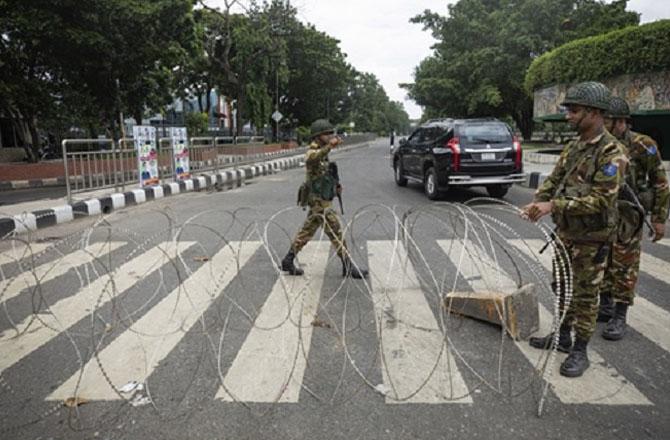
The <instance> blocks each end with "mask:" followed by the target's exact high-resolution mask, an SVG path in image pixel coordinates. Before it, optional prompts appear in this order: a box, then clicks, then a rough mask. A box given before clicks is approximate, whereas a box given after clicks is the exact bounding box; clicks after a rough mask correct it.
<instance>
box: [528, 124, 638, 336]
mask: <svg viewBox="0 0 670 440" xmlns="http://www.w3.org/2000/svg"><path fill="white" fill-rule="evenodd" d="M627 162H628V160H627V158H626V155H625V150H624V147H623V146H622V145H621V144H620V143H619V142H618V141H617V139H616V138H615V137H614V136H612V135H611V134H609V133H608V132H607V131H605V132H603V133H602V134H600V135H598V136H596V137H595V138H593V139H591V140H590V141H581V140H575V141H572V142H570V143H569V144H568V145H567V146H566V147H565V148H564V149H563V152H562V153H561V156H560V158H559V160H558V163H557V164H556V166H555V168H554V170H553V171H552V173H551V174H550V175H549V176H548V178H547V179H546V180H545V181H544V183H543V184H542V186H541V187H540V188H539V189H538V190H537V192H536V193H535V201H536V202H548V201H553V204H554V206H553V210H552V218H553V220H554V223H555V224H556V226H557V227H558V232H557V234H558V236H559V237H560V239H561V240H562V241H563V242H564V244H565V245H566V249H567V251H568V256H569V258H570V263H571V268H572V273H573V297H572V302H571V303H570V307H569V309H568V310H567V312H566V321H565V322H564V324H566V325H572V326H573V327H574V329H575V332H576V333H577V337H579V338H582V339H584V340H587V341H588V340H589V339H590V337H591V335H592V334H593V332H594V330H595V326H596V315H597V313H598V292H599V290H600V285H601V283H602V281H603V276H604V273H605V267H606V261H607V258H606V257H607V254H608V252H609V249H608V247H609V245H610V243H611V242H612V241H613V240H614V232H615V231H616V225H617V214H616V207H615V200H616V198H617V195H618V192H619V186H620V184H621V183H622V182H623V179H624V172H625V170H626V166H627Z"/></svg>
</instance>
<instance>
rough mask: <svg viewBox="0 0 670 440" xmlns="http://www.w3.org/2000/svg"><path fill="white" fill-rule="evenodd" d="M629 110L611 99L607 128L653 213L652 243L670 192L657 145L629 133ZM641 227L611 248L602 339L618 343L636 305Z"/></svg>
mask: <svg viewBox="0 0 670 440" xmlns="http://www.w3.org/2000/svg"><path fill="white" fill-rule="evenodd" d="M629 120H630V108H629V107H628V104H627V103H626V101H624V100H623V99H621V98H618V97H615V98H612V102H611V104H610V111H609V112H608V114H607V115H606V118H605V127H606V128H607V130H609V131H610V133H612V134H613V135H614V136H616V138H617V139H619V141H620V142H621V143H622V144H623V145H624V146H625V147H626V148H627V153H628V160H629V168H628V172H627V173H626V181H627V183H628V186H630V187H631V189H632V190H633V192H634V193H635V195H636V196H637V198H638V200H639V201H640V203H641V204H642V206H643V208H644V210H645V211H646V213H651V223H652V226H653V228H654V231H653V232H654V237H653V241H658V240H660V239H661V238H663V235H665V221H666V220H667V218H668V206H669V205H670V189H668V177H667V176H666V173H665V169H664V168H663V161H662V160H661V155H660V152H659V151H658V146H657V145H656V142H654V140H653V139H652V138H650V137H649V136H645V135H643V134H638V133H635V132H633V131H631V130H630V126H629ZM641 243H642V228H641V227H640V228H638V229H637V232H636V233H635V234H634V235H633V237H628V238H627V239H623V238H622V237H619V239H618V240H617V241H616V242H615V243H614V246H613V248H612V256H611V261H610V262H609V264H608V267H607V271H606V272H605V281H604V283H603V287H602V289H601V293H600V312H599V313H598V320H599V321H606V322H607V326H606V327H605V330H604V331H603V333H602V336H603V338H605V339H608V340H611V341H618V340H619V339H621V338H623V336H624V334H625V332H626V313H627V311H628V306H631V305H633V298H634V297H635V285H636V284H637V278H638V271H639V268H640V252H641Z"/></svg>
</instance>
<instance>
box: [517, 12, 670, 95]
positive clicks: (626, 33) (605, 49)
mask: <svg viewBox="0 0 670 440" xmlns="http://www.w3.org/2000/svg"><path fill="white" fill-rule="evenodd" d="M664 70H670V20H659V21H656V22H653V23H648V24H645V25H642V26H630V27H627V28H624V29H619V30H617V31H614V32H609V33H606V34H601V35H596V36H594V37H588V38H583V39H580V40H574V41H571V42H569V43H566V44H564V45H563V46H560V47H557V48H556V49H554V50H552V51H550V52H547V53H545V54H543V55H541V56H540V57H538V58H537V59H535V60H534V61H533V62H532V63H531V65H530V67H529V68H528V71H527V72H526V78H525V82H524V85H525V88H526V90H527V91H528V93H532V92H533V91H534V90H536V89H538V88H541V87H546V86H550V85H552V84H557V83H574V82H577V81H588V80H598V79H605V78H611V77H615V76H619V75H624V74H631V73H645V72H658V71H664Z"/></svg>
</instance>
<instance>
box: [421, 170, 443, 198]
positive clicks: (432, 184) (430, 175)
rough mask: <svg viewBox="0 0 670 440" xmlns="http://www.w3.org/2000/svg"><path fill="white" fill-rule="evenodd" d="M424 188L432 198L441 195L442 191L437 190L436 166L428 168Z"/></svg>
mask: <svg viewBox="0 0 670 440" xmlns="http://www.w3.org/2000/svg"><path fill="white" fill-rule="evenodd" d="M423 190H424V192H425V193H426V196H427V197H428V198H429V199H430V200H435V199H437V198H438V197H439V195H440V192H439V191H438V190H437V173H436V172H435V168H432V167H431V168H428V170H427V171H426V175H425V177H424V180H423Z"/></svg>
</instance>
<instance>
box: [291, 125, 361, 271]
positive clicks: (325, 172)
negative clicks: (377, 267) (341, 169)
mask: <svg viewBox="0 0 670 440" xmlns="http://www.w3.org/2000/svg"><path fill="white" fill-rule="evenodd" d="M310 135H311V138H312V143H311V144H310V146H309V150H307V154H306V155H305V169H306V171H307V176H306V179H305V183H304V184H303V185H302V187H301V188H300V193H299V196H298V199H299V200H298V201H299V203H300V205H301V206H308V207H309V212H308V213H307V219H306V220H305V223H304V224H303V226H302V229H301V230H300V232H298V235H296V237H295V239H294V240H293V243H292V244H291V249H290V250H289V251H288V253H287V254H286V256H285V257H284V259H283V260H282V262H281V269H282V270H283V271H286V272H288V274H289V275H302V274H303V273H304V271H303V270H302V269H301V268H299V267H296V265H295V262H294V259H295V256H296V254H297V253H298V252H300V250H301V249H302V248H303V247H305V245H306V244H307V242H309V240H311V238H312V237H313V236H314V234H315V233H316V231H317V230H318V229H319V227H322V226H323V228H324V232H325V233H326V235H327V236H328V238H330V242H331V243H332V244H333V246H335V250H336V252H337V256H338V257H340V260H341V261H342V276H345V277H352V278H357V279H361V278H365V277H366V276H367V275H368V272H367V270H365V269H361V268H358V267H357V266H355V265H354V264H353V263H352V261H351V259H350V258H349V252H348V251H347V244H346V243H345V241H344V237H343V235H342V228H341V226H340V221H339V219H338V218H337V214H335V211H333V209H332V207H331V206H332V200H333V198H334V197H335V195H336V194H337V195H339V194H341V192H342V186H340V184H339V182H338V181H337V179H338V177H337V176H334V175H333V173H331V171H330V170H331V169H332V168H331V167H330V166H329V161H328V153H330V150H331V149H332V148H334V147H335V146H337V145H338V144H339V143H340V142H342V141H341V140H340V139H339V138H338V137H337V136H335V129H334V128H333V126H332V125H331V124H330V122H328V121H327V120H325V119H319V120H317V121H314V123H312V126H311V127H310Z"/></svg>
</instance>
